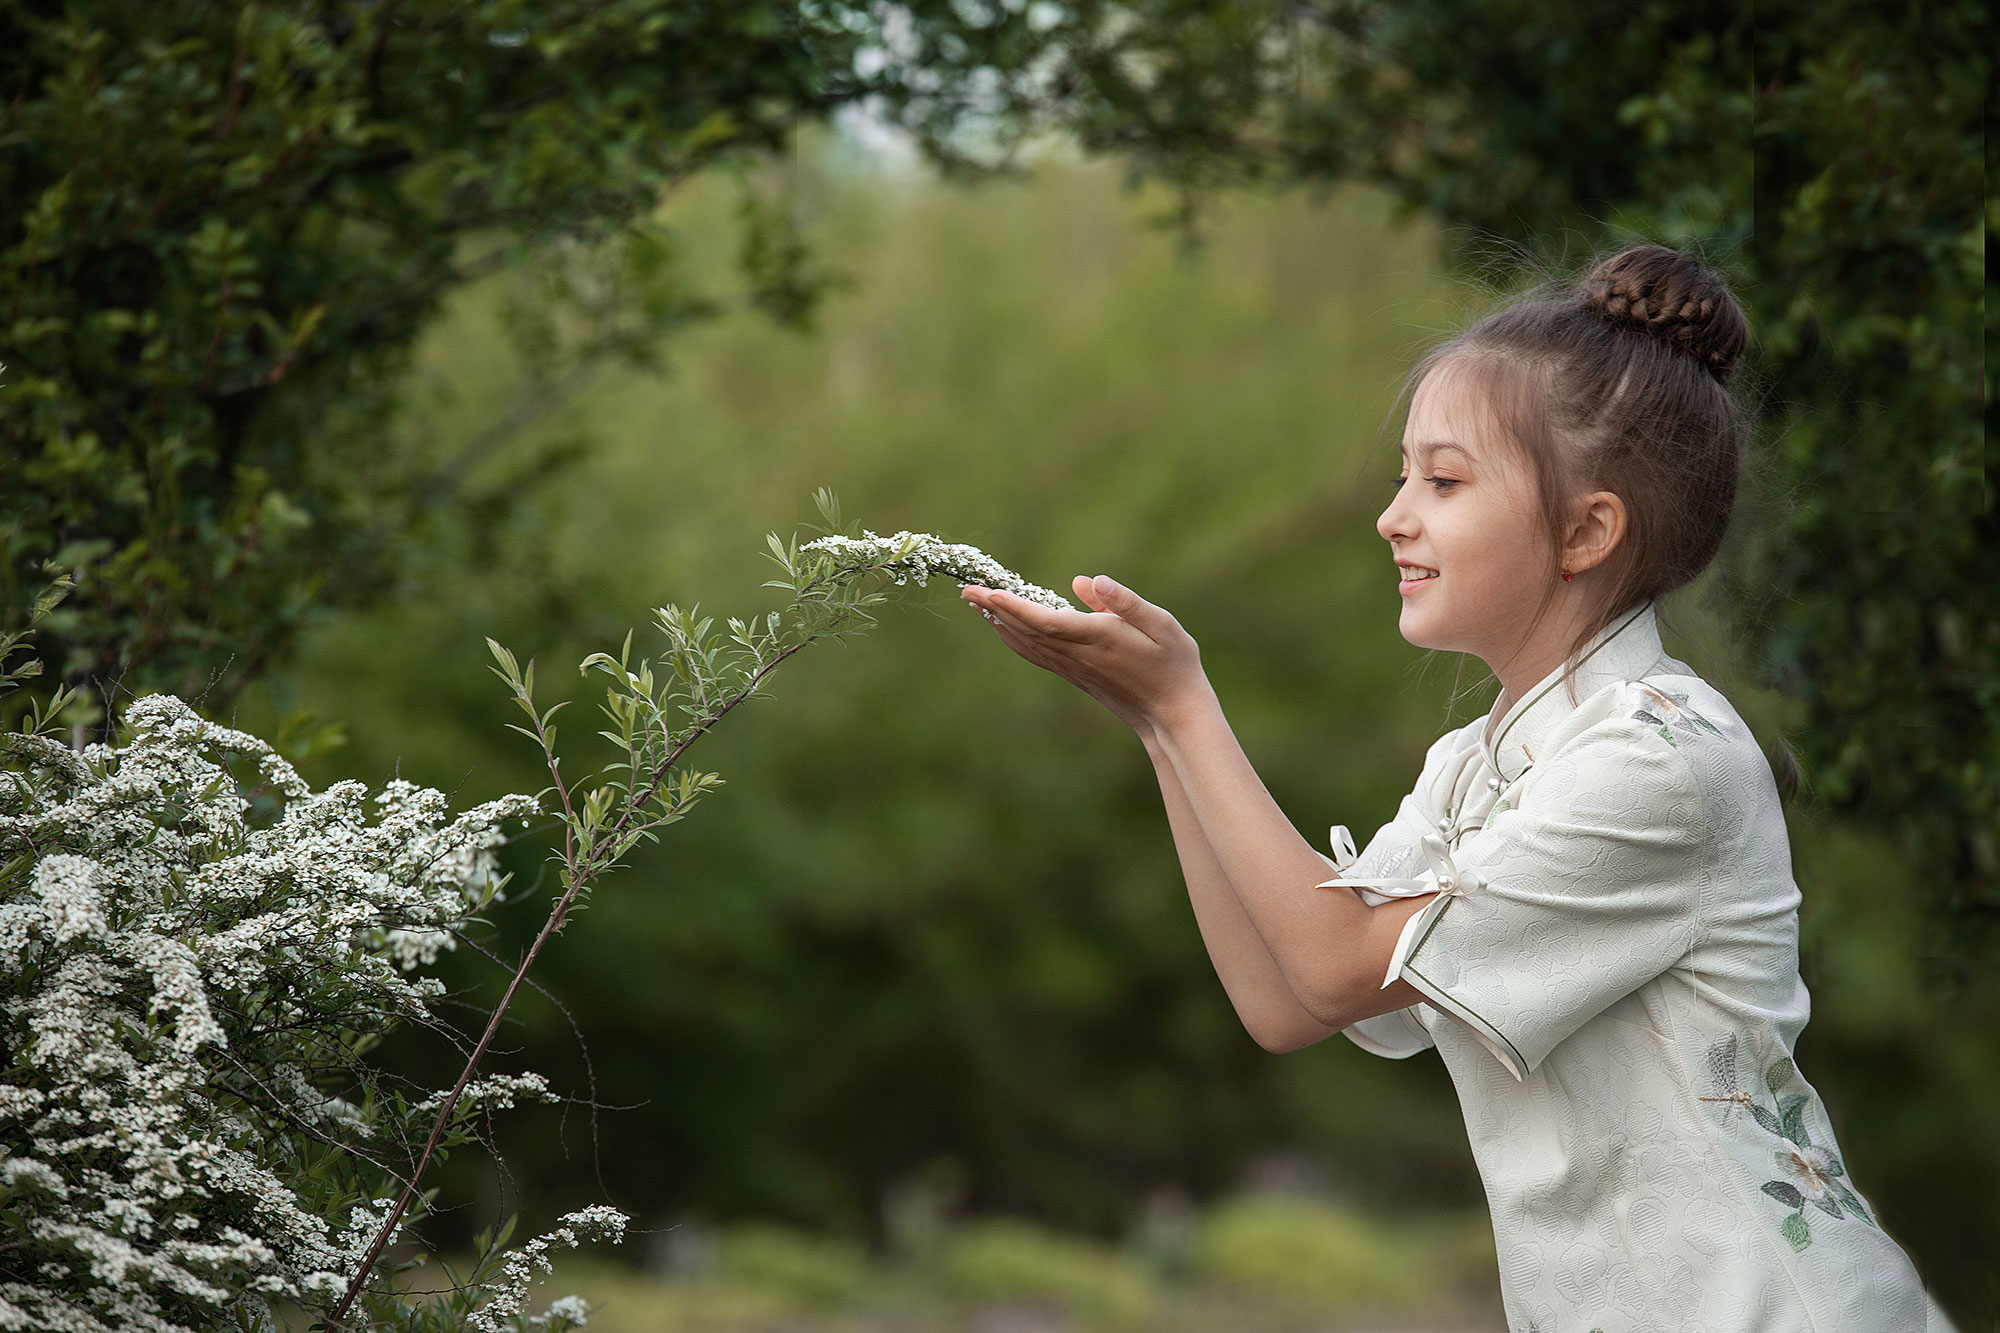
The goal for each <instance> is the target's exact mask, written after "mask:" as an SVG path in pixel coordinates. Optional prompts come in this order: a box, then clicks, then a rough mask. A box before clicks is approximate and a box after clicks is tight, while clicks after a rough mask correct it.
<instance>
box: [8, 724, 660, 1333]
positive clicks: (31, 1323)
mask: <svg viewBox="0 0 2000 1333" xmlns="http://www.w3.org/2000/svg"><path fill="white" fill-rule="evenodd" d="M125 725H126V727H127V729H128V731H129V734H130V739H129V741H128V742H127V743H125V744H123V745H119V746H109V745H94V746H91V747H89V748H87V749H85V750H83V751H81V752H77V751H72V750H71V749H69V748H68V747H67V746H64V745H62V744H61V743H59V742H58V741H56V740H54V739H52V738H50V737H48V736H45V735H12V736H0V1053H4V1054H0V1059H4V1062H5V1063H4V1064H0V1329H6V1330H17V1329H18V1330H35V1331H36V1333H114V1331H115V1333H181V1331H182V1330H187V1329H193V1328H208V1327H219V1326H222V1325H225V1324H227V1325H228V1326H230V1327H271V1326H273V1325H272V1323H271V1316H270V1314H269V1310H268V1304H267V1302H268V1301H269V1300H270V1299H271V1298H283V1299H287V1300H293V1301H299V1302H303V1303H305V1304H306V1305H308V1306H324V1305H326V1304H329V1303H330V1302H331V1301H332V1300H333V1299H335V1298H337V1297H338V1296H339V1295H340V1293H341V1292H342V1291H343V1290H344V1289H345V1287H346V1284H347V1282H348V1279H349V1276H350V1275H351V1274H352V1273H353V1272H354V1271H355V1268H356V1266H357V1265H358V1263H359V1262H360V1259H361V1256H362V1255H363V1253H364V1252H365V1251H366V1249H367V1247H368V1245H369V1243H370V1241H371V1240H372V1239H373V1236H374V1232H375V1229H376V1228H377V1227H379V1226H380V1225H381V1223H382V1220H383V1219H384V1218H385V1217H386V1216H387V1215H388V1202H387V1201H386V1200H376V1201H375V1203H374V1205H373V1206H372V1207H369V1206H363V1205H360V1204H358V1203H357V1202H356V1201H357V1199H362V1198H366V1197H368V1194H369V1193H370V1192H372V1190H374V1189H379V1188H382V1187H383V1186H384V1185H386V1184H388V1183H389V1181H388V1179H387V1177H386V1173H384V1172H380V1171H377V1170H375V1169H373V1168H371V1167H367V1166H365V1165H364V1162H365V1159H364V1157H363V1156H362V1153H363V1151H364V1150H363V1149H362V1148H361V1147H360V1146H359V1145H361V1144H362V1143H364V1142H366V1141H375V1142H379V1141H382V1140H383V1139H385V1138H386V1139H388V1140H389V1141H399V1140H401V1139H404V1138H407V1137H408V1135H409V1133H410V1131H411V1127H412V1126H413V1125H418V1126H419V1128H418V1134H417V1136H418V1137H419V1138H421V1135H422V1131H423V1130H424V1129H427V1128H428V1120H427V1119H425V1120H422V1121H421V1122H419V1121H418V1120H417V1119H416V1117H417V1116H418V1115H419V1114H420V1110H419V1108H416V1107H412V1108H409V1109H408V1110H407V1111H398V1110H395V1109H393V1104H394V1100H395V1099H390V1098H378V1097H376V1096H373V1095H372V1088H371V1087H370V1085H369V1083H368V1075H367V1072H366V1071H365V1070H364V1069H362V1068H361V1067H360V1066H359V1065H358V1063H357V1060H356V1056H355V1052H356V1051H357V1050H358V1049H360V1048H362V1047H364V1046H365V1045H366V1044H367V1042H368V1041H369V1040H371V1039H372V1037H373V1036H374V1035H375V1034H377V1033H379V1032H381V1031H383V1030H385V1029H386V1028H388V1027H391V1026H393V1025H395V1024H396V1023H397V1022H399V1021H401V1020H402V1019H405V1018H427V1016H428V1011H427V1008H426V1004H427V1001H429V1000H430V999H432V998H433V997H435V996H436V995H438V994H440V993H441V989H442V988H441V986H440V984H439V983H438V982H437V980H436V979H435V978H429V977H421V976H418V977H412V976H407V975H405V974H406V972H408V971H409V970H410V969H412V968H414V967H417V966H420V965H422V964H424V963H427V962H429V961H430V960H431V959H433V958H434V957H435V956H436V952H437V948H438V947H439V946H440V945H443V944H446V943H447V942H448V941H449V940H450V939H451V938H452V934H453V932H454V931H456V930H458V929H460V928H462V927H463V926H464V924H465V923H466V921H467V919H468V918H469V917H470V916H471V915H472V914H473V913H475V912H477V911H478V910H479V909H480V908H482V907H483V906H485V905H486V904H488V903H490V902H491V901H492V900H493V898H494V896H495V895H496V894H497V893H498V890H499V884H498V882H497V879H496V876H495V873H494V855H493V852H494V848H495V847H497V846H498V845H499V844H500V843H501V842H502V841H503V838H502V834H501V832H500V829H501V826H502V822H503V821H504V820H506V819H509V818H519V817H522V816H525V815H528V814H530V813H532V812H534V810H535V809H536V803H535V801H534V799H533V798H531V797H527V796H510V797H504V798H502V799H500V800H497V801H490V802H487V803H486V804H484V805H480V806H478V807H476V808H474V809H470V810H467V811H464V812H463V813H460V814H457V815H455V816H454V815H452V814H451V813H450V812H449V811H448V810H447V808H446V800H445V797H444V796H443V795H442V794H440V793H438V792H436V791H431V790H427V789H423V788H419V787H416V786H414V785H412V784H409V783H406V782H394V783H390V784H389V785H388V786H387V787H385V788H383V789H382V790H380V791H379V792H375V793H373V794H371V793H370V792H369V791H368V789H367V788H366V787H364V786H363V785H362V784H360V783H355V782H342V783H337V784H335V785H333V786H331V787H328V788H327V789H326V790H324V791H320V792H314V791H312V790H311V789H310V788H309V787H308V786H307V785H306V784H305V783H304V782H303V781H302V780H301V779H300V778H299V776H298V774H297V773H296V772H295V771H294V770H293V769H292V767H291V765H289V764H287V763H286V762H285V761H284V759H282V758H281V757H280V756H279V755H277V754H276V753H274V752H273V751H272V750H271V748H270V747H269V746H267V745H265V744H264V743H263V742H262V741H259V740H258V739H256V738H255V737H253V736H249V735H246V734H244V733H242V732H239V731H232V730H229V729H227V728H223V727H219V726H216V725H214V724H212V723H210V722H207V721H204V720H203V719H201V718H200V717H198V716H197V715H196V714H195V713H194V711H193V710H192V709H190V708H188V707H187V706H186V705H185V704H183V703H181V702H180V701H179V700H177V699H173V698H168V697H164V696H158V695H155V696H151V697H148V698H145V699H141V700H139V701H138V702H136V703H134V704H133V705H132V706H131V707H130V709H129V710H128V711H127V712H126V714H125ZM475 1087H476V1090H477V1095H476V1096H475V1097H474V1098H473V1100H472V1102H471V1103H470V1105H478V1104H481V1103H484V1104H487V1105H503V1106H504V1105H509V1104H511V1103H512V1101H513V1099H514V1098H515V1097H517V1096H542V1095H546V1092H547V1088H546V1085H545V1084H544V1083H543V1082H542V1081H541V1080H540V1079H539V1077H537V1076H533V1075H528V1076H520V1075H514V1076H501V1077H498V1078H487V1079H484V1080H481V1082H480V1083H479V1084H477V1085H475ZM342 1094H346V1095H342ZM392 1115H402V1116H403V1120H402V1121H400V1122H397V1123H395V1124H394V1126H393V1127H394V1130H395V1132H394V1133H393V1134H386V1135H385V1134H383V1133H381V1132H379V1131H380V1130H381V1128H382V1127H383V1126H385V1125H386V1124H388V1123H389V1121H388V1120H387V1117H390V1116H392ZM328 1149H333V1150H335V1151H334V1152H332V1153H331V1154H329V1152H328V1151H327V1150H328ZM309 1158H317V1159H319V1160H318V1164H317V1165H312V1166H308V1165H307V1164H306V1162H307V1159H309ZM329 1162H331V1163H333V1164H332V1165H328V1163H329ZM357 1191H360V1192H359V1193H357ZM342 1214H345V1215H346V1216H347V1219H348V1221H347V1225H345V1226H340V1225H338V1224H337V1223H335V1222H332V1221H329V1218H333V1217H338V1216H340V1215H342ZM622 1221H623V1219H622V1218H620V1219H619V1224H620V1225H622ZM579 1225H585V1224H579ZM610 1225H611V1224H610V1223H608V1222H605V1221H602V1220H601V1219H596V1218H594V1217H593V1218H591V1219H590V1220H589V1221H588V1223H587V1225H586V1226H585V1229H589V1228H591V1227H595V1228H597V1229H600V1230H601V1229H604V1228H605V1227H609V1226H610ZM614 1229H615V1228H614ZM543 1248H544V1249H546V1245H544V1247H543ZM539 1253H540V1251H537V1254H539Z"/></svg>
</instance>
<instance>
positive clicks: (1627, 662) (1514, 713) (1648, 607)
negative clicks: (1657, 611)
mask: <svg viewBox="0 0 2000 1333" xmlns="http://www.w3.org/2000/svg"><path fill="white" fill-rule="evenodd" d="M1665 657H1666V650H1665V649H1664V648H1662V647H1661V646H1660V626H1659V621H1658V619H1657V617H1656V616H1655V615H1654V611H1653V604H1652V603H1651V602H1646V603H1645V604H1644V605H1642V606H1640V607H1639V608H1638V609H1637V610H1634V611H1629V612H1627V613H1626V614H1624V615H1622V616H1620V617H1619V618H1618V619H1617V620H1616V621H1614V622H1612V623H1611V624H1610V625H1609V626H1607V627H1606V628H1605V629H1604V630H1602V631H1601V632H1600V633H1599V634H1598V635H1597V637H1596V638H1594V639H1592V640H1591V641H1590V645H1589V646H1588V647H1586V648H1585V649H1584V650H1583V653H1582V655H1581V656H1580V657H1578V659H1577V664H1576V678H1575V686H1574V689H1568V688H1564V685H1563V675H1564V669H1563V668H1562V667H1557V668H1556V669H1555V670H1554V671H1551V672H1550V673H1549V674H1548V675H1546V676H1544V677H1542V679H1541V681H1540V682H1539V683H1538V684H1537V685H1536V686H1535V687H1534V688H1533V689H1531V690H1529V691H1528V692H1527V694H1525V695H1524V696H1522V698H1521V702H1519V703H1517V704H1515V705H1514V706H1513V707H1512V708H1510V709H1508V710H1507V715H1506V716H1505V717H1503V718H1502V719H1500V725H1499V726H1498V727H1496V728H1494V729H1493V733H1492V734H1493V739H1492V740H1491V741H1482V747H1483V749H1484V750H1485V754H1486V762H1487V763H1489V764H1491V765H1492V766H1493V771H1494V772H1496V773H1498V774H1499V775H1500V777H1501V780H1502V781H1505V782H1512V781H1514V780H1515V779H1516V778H1518V777H1520V776H1521V775H1522V774H1523V773H1525V772H1527V771H1528V770H1529V769H1530V768H1532V767H1533V766H1534V763H1535V757H1536V756H1537V755H1538V754H1541V753H1543V751H1544V745H1543V742H1544V741H1545V740H1546V739H1547V738H1548V737H1549V736H1550V734H1551V733H1553V732H1554V731H1555V729H1556V727H1557V726H1559V725H1560V724H1561V723H1562V721H1563V719H1564V718H1566V717H1568V716H1569V715H1570V714H1571V713H1572V712H1574V711H1576V708H1577V705H1578V704H1579V703H1580V702H1581V701H1582V700H1585V699H1588V698H1589V697H1590V696H1591V695H1593V694H1595V693H1597V691H1599V690H1601V689H1603V688H1604V687H1605V686H1607V685H1611V684H1614V683H1616V682H1619V681H1627V680H1638V679H1639V678H1640V677H1642V676H1644V675H1646V674H1647V673H1648V672H1649V671H1651V670H1652V669H1653V667H1654V666H1655V665H1656V664H1658V663H1659V662H1660V661H1662V660H1663V659H1664V658H1665ZM1482 735H1484V733H1483V732H1482Z"/></svg>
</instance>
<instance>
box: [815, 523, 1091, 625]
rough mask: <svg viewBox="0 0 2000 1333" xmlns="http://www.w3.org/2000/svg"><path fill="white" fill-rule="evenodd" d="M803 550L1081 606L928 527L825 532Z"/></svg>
mask: <svg viewBox="0 0 2000 1333" xmlns="http://www.w3.org/2000/svg"><path fill="white" fill-rule="evenodd" d="M799 549H800V550H801V551H819V552H824V553H825V554H827V555H832V556H836V557H841V558H845V559H847V560H851V561H853V562H854V563H856V564H868V565H874V564H880V565H881V567H882V568H883V570H884V571H885V572H886V573H887V574H888V575H889V577H890V579H891V580H892V581H893V582H896V583H905V582H914V583H916V584H917V585H918V586H919V587H921V586H923V585H924V584H926V583H928V582H929V581H930V578H931V576H932V575H933V574H937V575H942V576H944V577H946V578H952V579H956V580H958V584H959V586H960V587H965V586H966V585H967V584H973V583H977V584H979V585H980V586H981V587H986V588H993V589H996V590H998V591H1000V592H1011V593H1013V594H1014V595H1015V596H1017V597H1025V598H1027V599H1028V600H1029V601H1031V602H1039V603H1041V604H1042V605H1043V606H1047V607H1052V608H1054V609H1056V610H1060V611H1074V610H1075V609H1076V607H1075V606H1074V605H1072V604H1071V602H1070V600H1069V599H1068V598H1067V597H1064V596H1063V595H1062V594H1061V593H1058V592H1053V591H1051V590H1049V589H1047V588H1044V587H1041V586H1040V585H1038V584H1034V583H1030V582H1028V581H1027V580H1026V579H1024V578H1022V577H1021V576H1020V575H1019V574H1016V573H1015V572H1014V571H1013V570H1011V569H1009V568H1007V567H1006V566H1005V565H1003V564H1001V563H1000V562H999V561H998V560H995V559H994V558H993V557H992V556H990V555H988V554H986V552H984V551H982V550H980V549H979V548H978V547H976V546H966V545H963V544H961V543H958V542H948V541H946V540H944V539H943V538H942V537H935V536H932V535H931V534H930V533H928V532H899V533H896V534H895V535H894V536H892V537H878V536H876V535H875V534H874V533H872V532H868V531H865V530H864V531H863V532H862V534H861V536H859V537H843V536H839V535H835V536H831V537H821V538H819V539H818V540H817V541H810V542H807V543H806V544H805V545H804V546H802V547H800V548H799Z"/></svg>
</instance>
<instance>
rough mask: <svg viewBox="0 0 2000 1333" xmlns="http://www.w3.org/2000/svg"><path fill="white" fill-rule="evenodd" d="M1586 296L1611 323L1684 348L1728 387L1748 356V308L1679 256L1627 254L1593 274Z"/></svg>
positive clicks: (1646, 248)
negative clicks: (1739, 363) (1738, 361)
mask: <svg viewBox="0 0 2000 1333" xmlns="http://www.w3.org/2000/svg"><path fill="white" fill-rule="evenodd" d="M1584 292H1585V295H1586V299H1587V300H1588V301H1589V302H1590V303H1591V304H1592V305H1594V306H1596V307H1597V308H1598V309H1599V310H1601V311H1602V312H1603V313H1604V315H1605V317H1606V318H1608V319H1610V320H1612V321H1614V322H1616V323H1619V324H1629V325H1630V326H1632V327H1633V328H1636V329H1641V330H1643V331H1645V332H1646V333H1648V334H1650V335H1651V336H1653V337H1655V338H1658V339H1660V340H1661V341H1663V342H1665V343H1668V344H1670V345H1671V346H1673V347H1676V348H1679V349H1680V350H1681V351H1684V352H1686V353H1687V354H1688V355H1690V356H1692V357H1694V358H1695V359H1696V360H1698V361H1700V362H1701V364H1702V365H1704V366H1706V367H1707V368H1708V372H1709V373H1710V374H1711V375H1713V376H1715V378H1716V379H1717V380H1720V381H1721V382H1723V383H1725V384H1726V383H1728V381H1729V372H1730V371H1732V370H1734V369H1735V368H1736V359H1737V358H1738V357H1740V356H1741V355H1742V354H1743V347H1744V343H1745V342H1746V341H1747V339H1748V333H1749V331H1748V327H1747V326H1746V324H1745V322H1744V319H1743V309H1742V307H1741V306H1739V305H1737V304H1736V298H1735V297H1734V296H1732V295H1730V292H1729V288H1728V287H1727V286H1725V285H1724V284H1723V281H1722V279H1721V278H1719V277H1717V276H1716V275H1715V274H1714V273H1713V272H1712V271H1710V269H1709V268H1708V267H1707V266H1706V265H1704V264H1702V263H1700V262H1699V261H1697V260H1694V259H1691V258H1689V257H1688V256H1686V255H1684V254H1682V253H1680V252H1679V251H1678V250H1669V249H1667V247H1665V246H1663V245H1640V246H1634V247H1633V248H1632V249H1630V250H1621V251H1619V252H1618V253H1617V254H1615V255H1613V256H1611V257H1610V258H1609V259H1607V260H1605V261H1604V262H1603V263H1601V264H1599V265H1598V266H1597V267H1596V268H1594V269H1592V270H1591V271H1590V277H1589V278H1587V279H1586V280H1585V281H1584Z"/></svg>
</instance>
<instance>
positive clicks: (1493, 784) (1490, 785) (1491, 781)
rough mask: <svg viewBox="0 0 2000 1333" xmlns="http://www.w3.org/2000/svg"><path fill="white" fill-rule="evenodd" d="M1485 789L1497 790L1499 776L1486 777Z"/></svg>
mask: <svg viewBox="0 0 2000 1333" xmlns="http://www.w3.org/2000/svg"><path fill="white" fill-rule="evenodd" d="M1486 790H1488V791H1499V790H1500V779H1499V778H1488V779H1486Z"/></svg>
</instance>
